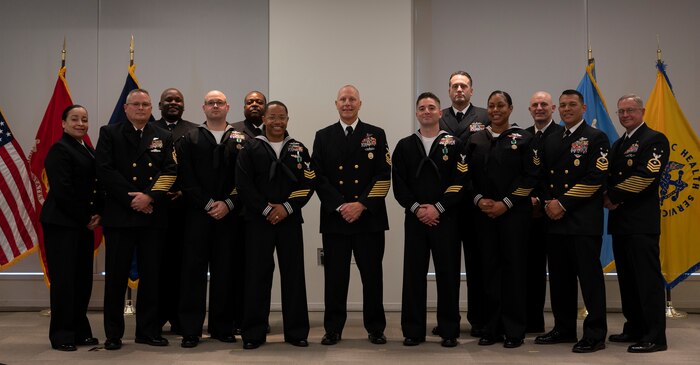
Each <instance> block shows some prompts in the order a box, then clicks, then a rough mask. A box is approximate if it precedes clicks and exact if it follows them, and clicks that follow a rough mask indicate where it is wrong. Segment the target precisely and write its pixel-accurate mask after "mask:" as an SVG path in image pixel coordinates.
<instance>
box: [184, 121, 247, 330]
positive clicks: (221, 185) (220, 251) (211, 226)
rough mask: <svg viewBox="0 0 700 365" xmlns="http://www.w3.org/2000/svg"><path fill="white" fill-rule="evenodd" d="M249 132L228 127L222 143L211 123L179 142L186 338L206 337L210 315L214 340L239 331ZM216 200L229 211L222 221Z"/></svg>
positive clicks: (185, 136)
mask: <svg viewBox="0 0 700 365" xmlns="http://www.w3.org/2000/svg"><path fill="white" fill-rule="evenodd" d="M244 141H245V136H244V135H243V134H242V133H239V132H236V131H234V130H233V128H231V127H230V126H228V128H227V129H226V131H225V132H224V133H223V135H222V136H221V140H219V141H217V140H216V139H215V137H214V135H213V134H212V133H211V132H210V131H209V129H208V128H207V127H206V125H205V124H203V125H200V126H198V127H197V128H195V129H193V130H190V131H189V132H188V133H187V134H185V135H184V136H183V137H182V138H181V139H180V140H179V141H178V143H176V145H177V159H178V181H179V182H180V186H181V188H182V193H183V198H184V200H185V204H186V207H185V221H186V222H187V226H186V227H185V232H184V235H185V237H184V244H183V254H182V273H181V274H182V278H181V281H182V288H181V295H180V308H179V312H180V323H181V326H182V328H181V330H182V335H183V336H201V335H202V326H203V324H204V317H205V315H206V313H207V311H206V303H207V300H206V299H207V270H208V271H209V272H210V274H211V275H210V278H209V280H208V281H209V322H208V332H209V334H210V335H211V336H212V337H213V338H223V337H226V336H230V335H232V334H233V330H234V328H233V321H234V318H233V315H234V312H233V311H232V310H231V308H232V306H233V305H234V300H235V294H236V291H237V290H236V289H237V288H236V287H235V286H234V281H233V280H232V278H233V276H234V275H233V274H234V255H235V252H234V242H236V241H237V240H242V238H243V237H241V236H239V233H238V229H237V228H238V227H239V225H240V217H238V213H239V210H240V209H238V199H237V192H236V190H235V183H236V181H235V169H236V158H237V156H238V151H240V150H241V148H242V146H243V143H244ZM215 201H223V202H225V203H226V205H227V206H228V209H229V213H228V214H226V215H225V216H224V217H223V218H221V219H218V220H217V219H214V218H213V217H211V216H210V215H209V213H208V212H209V209H211V206H212V204H213V203H214V202H215Z"/></svg>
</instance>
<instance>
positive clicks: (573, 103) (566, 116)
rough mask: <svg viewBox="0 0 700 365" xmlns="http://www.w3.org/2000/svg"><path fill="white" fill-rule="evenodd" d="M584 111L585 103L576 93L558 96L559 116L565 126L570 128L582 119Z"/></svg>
mask: <svg viewBox="0 0 700 365" xmlns="http://www.w3.org/2000/svg"><path fill="white" fill-rule="evenodd" d="M585 112H586V104H584V103H583V101H581V99H580V98H579V97H578V95H569V94H562V96H560V97H559V116H560V117H561V120H562V121H564V124H566V128H567V129H568V128H571V127H573V126H574V125H576V123H578V122H580V121H581V120H582V119H583V114H584V113H585Z"/></svg>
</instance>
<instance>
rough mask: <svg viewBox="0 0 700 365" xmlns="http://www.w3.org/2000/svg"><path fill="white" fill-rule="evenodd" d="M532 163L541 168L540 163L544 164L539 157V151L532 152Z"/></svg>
mask: <svg viewBox="0 0 700 365" xmlns="http://www.w3.org/2000/svg"><path fill="white" fill-rule="evenodd" d="M532 163H534V164H535V166H539V165H540V163H542V161H541V160H540V156H538V155H537V150H535V149H533V150H532Z"/></svg>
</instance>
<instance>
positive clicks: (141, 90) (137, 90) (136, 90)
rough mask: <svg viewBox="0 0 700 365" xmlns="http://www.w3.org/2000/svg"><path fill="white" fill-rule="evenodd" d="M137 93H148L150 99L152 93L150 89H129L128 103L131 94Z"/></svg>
mask: <svg viewBox="0 0 700 365" xmlns="http://www.w3.org/2000/svg"><path fill="white" fill-rule="evenodd" d="M137 93H141V94H146V95H148V98H149V99H150V98H151V94H149V93H148V91H147V90H146V89H134V90H131V91H129V93H128V94H126V102H127V103H128V102H129V99H130V98H131V95H134V94H137Z"/></svg>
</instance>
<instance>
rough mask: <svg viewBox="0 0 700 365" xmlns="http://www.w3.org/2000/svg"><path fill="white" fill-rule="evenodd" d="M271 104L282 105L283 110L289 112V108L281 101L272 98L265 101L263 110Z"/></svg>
mask: <svg viewBox="0 0 700 365" xmlns="http://www.w3.org/2000/svg"><path fill="white" fill-rule="evenodd" d="M273 105H279V106H281V107H283V108H284V112H285V113H287V114H289V110H288V109H287V106H286V105H284V103H283V102H281V101H279V100H273V101H271V102H269V103H267V105H265V111H267V110H268V109H269V108H270V107H271V106H273Z"/></svg>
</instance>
